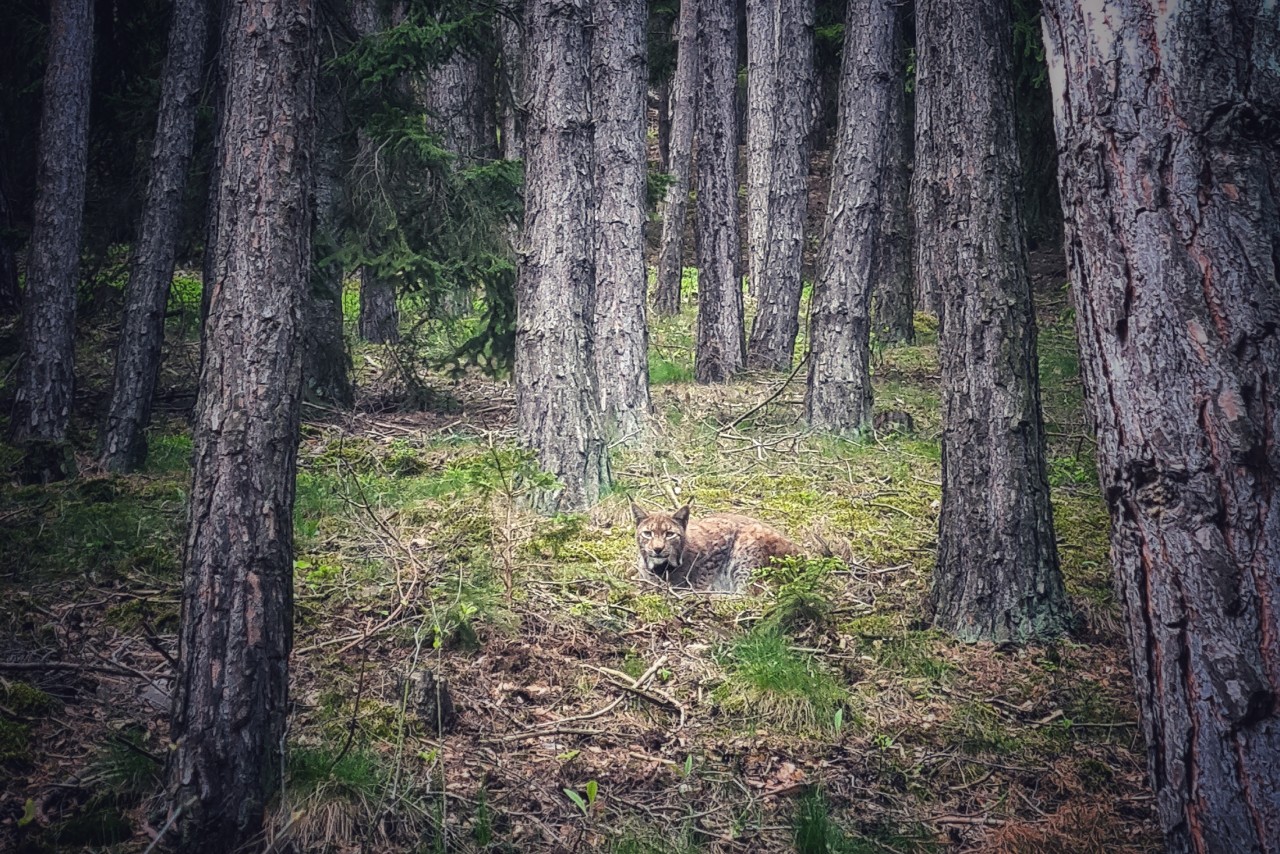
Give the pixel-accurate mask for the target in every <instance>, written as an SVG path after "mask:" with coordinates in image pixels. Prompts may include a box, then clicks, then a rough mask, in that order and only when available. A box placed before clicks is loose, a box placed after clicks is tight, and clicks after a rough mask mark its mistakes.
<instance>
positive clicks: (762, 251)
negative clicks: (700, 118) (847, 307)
mask: <svg viewBox="0 0 1280 854" xmlns="http://www.w3.org/2000/svg"><path fill="white" fill-rule="evenodd" d="M813 2H814V0H770V2H767V3H763V6H764V7H765V9H766V10H767V11H765V12H761V11H760V9H759V7H760V6H761V5H762V3H761V0H750V2H749V3H748V5H747V11H748V15H747V21H748V25H747V47H748V55H749V56H750V55H751V54H753V53H756V52H761V53H763V54H764V57H763V58H762V59H761V60H760V62H759V63H758V64H757V63H755V62H754V61H752V62H751V63H750V64H751V72H750V76H749V77H748V78H747V81H748V112H749V115H750V118H749V124H748V136H747V145H748V158H749V159H748V180H747V228H748V230H749V237H750V241H749V244H748V249H749V258H750V262H751V268H750V270H749V281H750V283H751V292H752V293H753V294H755V296H756V299H757V301H758V305H757V308H756V317H755V322H754V323H753V324H752V326H751V340H750V342H749V343H748V344H747V364H748V365H749V366H750V367H752V368H763V369H766V370H774V371H780V370H790V369H791V363H792V359H793V357H794V354H795V347H796V335H797V334H798V333H799V330H800V294H801V291H802V289H803V282H802V281H801V278H800V266H801V263H802V262H803V256H804V223H805V214H806V211H807V210H808V202H809V129H810V125H811V122H810V112H809V111H810V108H811V101H812V99H813ZM753 10H754V11H753ZM761 17H772V19H773V20H772V23H771V25H769V26H767V27H764V28H763V32H766V33H767V34H768V37H769V38H771V39H772V40H773V43H772V45H770V46H769V47H768V48H764V49H762V50H759V51H757V50H756V48H754V47H753V45H755V44H757V42H758V39H759V38H760V37H761V32H762V27H761V26H760V25H759V24H758V23H756V24H753V23H752V20H753V18H761ZM766 63H767V64H766ZM758 75H763V77H764V80H763V81H761V82H759V83H757V82H756V79H755V78H756V77H757V76H758ZM758 98H763V99H764V101H763V104H762V105H761V104H758V103H757V102H756V99H758ZM764 117H767V118H764ZM757 124H759V125H761V128H760V130H759V133H757V130H756V126H757ZM761 136H763V137H764V139H760V137H761ZM752 166H754V167H755V168H756V174H755V175H752V174H751V167H752ZM758 196H763V201H762V202H761V201H759V200H758V199H757V198H756V197H758Z"/></svg>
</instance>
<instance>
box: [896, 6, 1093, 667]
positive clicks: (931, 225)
mask: <svg viewBox="0 0 1280 854" xmlns="http://www.w3.org/2000/svg"><path fill="white" fill-rule="evenodd" d="M916 15H917V18H916V25H917V29H916V33H917V46H918V47H917V59H918V62H919V73H920V83H919V86H918V88H917V90H916V97H917V101H916V104H917V109H918V116H917V119H918V121H917V127H916V139H917V141H918V142H919V143H921V144H920V145H919V147H918V151H919V152H920V154H921V155H922V156H920V157H919V158H918V160H917V163H916V168H917V170H918V172H919V174H920V176H921V182H920V187H921V190H922V192H921V194H920V198H919V199H918V201H920V204H919V206H918V208H917V220H916V224H917V230H916V233H917V239H918V241H919V256H918V257H919V259H920V263H919V273H920V276H921V277H922V278H923V279H925V280H926V281H927V282H928V283H929V290H930V291H932V292H934V293H937V294H938V295H939V298H940V305H941V322H942V325H941V332H940V336H939V344H938V350H939V359H940V361H941V366H942V428H943V432H942V509H941V513H940V519H939V537H938V561H937V565H936V567H935V569H934V573H933V591H932V604H933V608H934V621H935V624H936V625H937V626H938V627H939V628H941V629H944V630H946V631H948V632H951V633H952V634H954V635H956V636H958V637H960V638H962V639H965V640H980V639H986V640H995V641H1015V642H1017V641H1026V640H1030V639H1032V638H1040V637H1049V636H1052V635H1056V634H1059V633H1060V632H1061V631H1062V630H1063V629H1064V628H1065V626H1066V623H1067V619H1068V607H1067V602H1066V594H1065V592H1064V590H1063V584H1062V574H1061V572H1060V570H1059V568H1058V552H1057V547H1056V544H1055V542H1054V535H1053V514H1052V511H1051V508H1050V504H1049V483H1048V478H1047V476H1046V473H1045V459H1044V457H1045V439H1044V426H1043V424H1042V421H1041V416H1040V390H1039V382H1038V379H1037V375H1036V364H1037V362H1036V345H1035V322H1034V318H1033V316H1032V311H1031V283H1030V279H1029V278H1028V275H1027V256H1026V246H1025V243H1024V237H1023V231H1022V217H1021V210H1020V207H1021V194H1020V193H1019V191H1018V175H1019V167H1018V149H1017V143H1016V140H1015V137H1014V128H1013V118H1014V117H1013V83H1012V51H1013V47H1012V23H1011V21H1010V15H1009V5H1008V2H1007V0H999V2H993V3H986V4H981V5H979V6H977V7H974V6H973V5H972V4H969V3H961V2H959V0H921V2H919V3H917V5H916Z"/></svg>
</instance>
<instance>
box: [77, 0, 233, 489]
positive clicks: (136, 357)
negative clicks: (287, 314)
mask: <svg viewBox="0 0 1280 854" xmlns="http://www.w3.org/2000/svg"><path fill="white" fill-rule="evenodd" d="M208 26H209V2H208V0H176V2H175V3H174V8H173V17H172V22H171V23H170V25H169V45H168V53H167V55H166V58H165V65H164V73H163V75H162V77H161V84H160V112H159V116H158V117H157V119H156V135H155V140H154V141H153V143H152V147H151V174H150V176H149V178H148V182H147V200H146V205H145V207H144V208H143V211H142V222H141V224H140V226H139V228H138V238H137V242H136V244H135V245H134V249H133V259H132V264H131V265H130V268H129V282H128V284H127V285H126V287H125V296H124V319H123V320H122V322H121V324H120V341H119V343H118V345H117V346H116V368H115V380H114V382H113V384H112V387H111V402H110V404H109V405H108V408H107V419H106V422H105V423H104V424H103V428H102V435H101V436H100V437H99V455H100V456H99V459H100V460H101V463H102V465H103V467H104V468H106V469H108V470H110V471H133V470H135V469H137V468H138V467H140V466H141V465H142V464H143V462H144V461H145V460H146V457H147V440H146V432H145V431H146V428H147V425H148V424H149V423H150V421H151V401H152V397H153V396H154V394H155V387H156V377H157V376H158V375H159V373H160V350H161V346H162V345H163V344H164V315H165V308H166V306H167V305H168V302H169V286H170V285H171V284H172V282H173V267H174V259H175V256H176V255H177V249H178V232H179V229H180V227H181V225H182V198H183V193H184V192H185V191H186V186H187V171H188V167H189V166H190V165H191V153H192V148H193V146H194V144H195V130H196V110H197V107H198V106H199V101H200V82H201V81H200V78H201V75H202V74H203V72H204V50H205V44H206V42H207V41H208Z"/></svg>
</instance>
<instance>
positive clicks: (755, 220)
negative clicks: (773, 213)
mask: <svg viewBox="0 0 1280 854" xmlns="http://www.w3.org/2000/svg"><path fill="white" fill-rule="evenodd" d="M780 2H783V0H777V2H773V0H746V12H747V15H746V36H747V93H746V94H747V103H746V122H745V124H746V128H745V129H746V135H747V290H748V292H749V293H750V294H751V295H752V296H753V297H754V296H758V295H759V293H760V288H759V283H760V278H761V277H763V276H764V249H765V243H766V242H767V240H768V227H769V170H770V169H771V168H772V166H773V164H772V163H771V162H770V159H769V157H770V155H771V154H772V151H771V146H772V144H773V124H774V121H775V120H776V117H777V112H776V111H777V109H778V104H777V103H775V102H774V74H775V72H776V65H777V50H778V45H777V33H776V32H775V28H776V27H777V25H778V21H777V3H780Z"/></svg>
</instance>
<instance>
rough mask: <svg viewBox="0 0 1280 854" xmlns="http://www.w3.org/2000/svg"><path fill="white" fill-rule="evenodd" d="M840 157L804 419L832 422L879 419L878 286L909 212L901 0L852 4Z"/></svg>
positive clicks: (846, 425)
mask: <svg viewBox="0 0 1280 854" xmlns="http://www.w3.org/2000/svg"><path fill="white" fill-rule="evenodd" d="M844 31H845V33H846V34H847V35H846V38H845V44H844V56H843V60H842V67H841V72H840V107H839V116H838V118H837V130H836V144H835V150H834V152H833V154H832V161H831V199H830V202H829V203H828V205H827V221H826V226H825V228H824V236H823V241H822V250H821V251H822V254H821V257H820V258H819V262H818V277H817V279H816V281H815V282H814V287H813V305H812V312H811V316H810V333H809V338H810V349H809V382H808V387H807V388H806V391H805V418H806V419H807V420H808V422H809V424H810V425H812V426H814V427H817V428H820V429H824V430H832V431H837V432H848V431H856V430H860V429H862V428H863V427H865V426H867V425H868V424H869V423H870V422H871V414H872V411H871V403H872V399H871V370H870V329H871V325H870V318H869V312H870V308H871V294H872V291H873V289H874V288H875V287H876V284H877V281H878V279H879V277H880V276H882V275H886V274H888V273H890V272H892V271H893V263H894V262H895V261H896V260H898V259H896V258H895V257H894V255H893V253H894V252H895V251H899V250H900V249H901V246H899V245H896V244H895V243H894V240H895V238H896V237H897V236H898V235H897V234H895V233H893V232H892V231H890V228H891V227H892V226H893V225H896V224H897V222H896V221H895V218H894V217H893V216H891V215H890V214H889V211H888V208H890V207H892V206H894V205H898V206H899V207H898V217H899V218H900V219H905V218H906V199H905V197H904V196H905V194H901V195H900V194H899V190H900V189H901V188H900V187H899V186H898V185H897V184H895V181H897V180H899V179H900V177H902V175H905V172H903V173H901V174H899V173H898V172H896V171H895V168H894V167H895V165H897V164H896V163H895V161H897V162H898V163H900V161H901V159H902V157H901V154H902V151H901V149H902V126H903V123H904V122H903V116H902V111H903V107H904V103H903V102H904V94H903V88H904V87H903V78H904V75H905V71H906V68H905V65H906V62H905V60H906V55H905V53H904V52H903V51H901V50H900V49H899V48H900V40H901V37H902V11H901V6H900V4H899V2H898V0H871V1H870V2H868V3H850V4H849V11H848V19H847V20H846V21H845V28H844Z"/></svg>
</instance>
